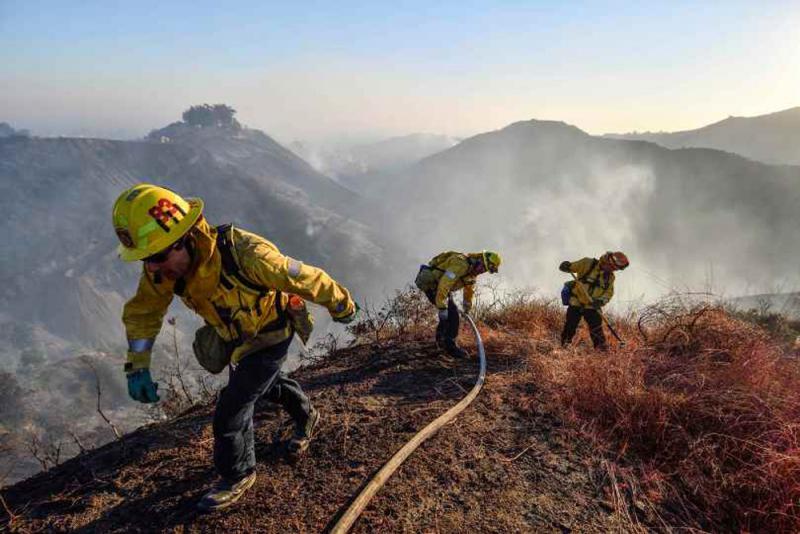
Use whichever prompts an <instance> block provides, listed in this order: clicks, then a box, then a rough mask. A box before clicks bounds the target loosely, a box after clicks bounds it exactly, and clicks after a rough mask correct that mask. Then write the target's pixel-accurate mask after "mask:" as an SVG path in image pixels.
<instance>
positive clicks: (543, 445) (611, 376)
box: [2, 295, 800, 532]
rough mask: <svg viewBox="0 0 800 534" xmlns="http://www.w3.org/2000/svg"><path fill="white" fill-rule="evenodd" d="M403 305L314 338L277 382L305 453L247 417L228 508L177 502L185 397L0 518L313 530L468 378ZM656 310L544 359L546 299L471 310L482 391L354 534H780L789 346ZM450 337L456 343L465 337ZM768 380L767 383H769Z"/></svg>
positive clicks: (788, 521)
mask: <svg viewBox="0 0 800 534" xmlns="http://www.w3.org/2000/svg"><path fill="white" fill-rule="evenodd" d="M422 306H423V305H422V304H420V303H419V302H415V301H414V299H413V298H411V297H408V296H407V295H399V296H398V298H397V299H395V300H394V301H393V302H392V303H391V305H390V306H388V307H387V308H384V309H383V310H379V311H377V312H373V313H367V318H366V319H365V320H364V321H363V322H362V323H361V324H360V325H358V326H357V327H356V328H354V334H355V335H356V339H357V340H358V344H357V345H355V346H351V347H347V348H343V349H339V348H336V347H335V346H331V347H330V351H329V353H328V354H327V355H326V356H325V358H324V359H323V360H321V361H317V362H312V363H310V364H309V365H308V366H306V367H304V368H302V369H300V370H298V371H297V372H296V373H294V375H293V376H294V377H295V378H296V379H297V380H299V381H300V382H301V383H302V384H303V386H304V389H306V391H307V392H308V393H309V395H310V396H311V398H312V400H313V402H314V403H315V404H316V406H317V407H318V408H319V409H320V411H321V413H322V420H321V424H320V426H319V433H318V434H317V437H316V438H315V440H314V441H313V443H312V446H311V449H310V454H308V456H306V457H304V458H302V459H301V460H299V461H297V462H292V461H290V459H289V458H288V457H287V455H286V454H285V450H284V445H283V443H284V441H285V438H286V437H287V436H288V434H289V432H290V431H291V428H290V423H289V421H288V420H287V418H286V416H285V414H283V413H282V412H280V411H278V410H276V409H275V408H274V407H273V406H270V405H263V406H259V407H258V410H257V413H256V439H257V449H256V453H257V456H258V462H259V463H258V467H257V469H258V475H259V477H258V480H257V481H256V484H255V486H254V488H253V489H251V490H250V491H248V493H247V494H246V495H245V496H244V497H243V499H242V501H240V503H238V504H237V505H236V506H235V507H232V508H231V509H229V510H227V511H221V512H218V513H212V514H205V515H204V514H199V513H197V512H196V511H195V503H196V502H197V500H198V499H199V498H200V497H201V495H202V494H203V492H204V491H205V490H206V489H207V487H208V486H209V485H210V484H211V483H212V482H213V481H214V472H213V468H212V464H211V450H212V443H213V439H212V436H211V424H210V423H211V417H212V413H213V407H212V406H211V405H198V406H195V407H193V408H192V409H190V410H188V411H187V412H185V413H183V414H182V415H180V416H179V417H177V418H176V419H174V420H172V421H169V422H166V423H160V424H154V425H150V426H148V427H144V428H141V429H139V430H138V431H136V432H134V433H132V434H130V435H127V436H125V437H124V438H123V439H121V440H118V441H116V442H114V443H111V444H109V445H107V446H105V447H102V448H100V449H98V450H95V451H91V452H87V453H85V454H82V455H80V456H78V457H76V458H74V459H72V460H70V461H68V462H66V463H64V464H62V465H60V466H58V467H56V468H53V469H51V470H49V471H47V472H45V473H41V474H39V475H37V476H35V477H33V478H31V479H28V480H26V481H23V482H20V483H18V484H16V485H14V486H11V487H8V488H6V489H5V490H4V491H3V492H2V495H3V497H4V507H5V508H6V511H5V522H6V524H7V525H8V526H9V527H10V530H12V531H15V532H32V531H51V532H62V531H77V532H96V531H99V532H122V531H125V532H129V531H134V532H136V531H139V532H145V531H178V532H218V531H224V532H251V531H260V532H279V531H284V532H286V531H288V532H321V531H325V530H326V529H327V528H330V527H331V526H332V524H333V523H334V522H335V519H336V517H337V514H339V513H340V512H341V511H342V509H343V507H345V506H346V505H347V504H348V502H349V501H350V499H351V498H352V497H353V496H354V495H355V493H356V492H357V490H358V489H359V488H360V487H361V486H362V485H363V484H364V482H365V481H366V480H367V479H368V478H369V476H370V475H371V474H372V473H374V472H375V471H376V470H377V469H378V468H379V467H380V466H381V465H382V464H383V463H384V462H385V461H386V460H387V459H388V458H389V457H390V456H391V454H392V453H394V452H395V451H396V450H397V449H398V448H399V447H400V446H401V445H402V444H404V443H405V442H406V441H407V440H408V439H410V438H411V437H412V436H413V435H414V433H415V432H417V431H418V430H419V429H421V428H422V427H423V426H425V424H427V423H428V422H429V421H431V420H432V419H434V418H435V417H436V416H438V415H439V414H441V413H442V412H444V411H445V410H446V409H447V408H448V407H450V406H452V405H453V404H454V403H455V402H456V401H457V400H458V399H460V398H461V397H462V396H463V395H464V394H465V391H467V390H468V389H469V388H470V387H471V385H472V384H473V382H474V380H475V376H476V373H477V362H476V360H475V359H471V360H468V361H460V360H453V359H451V358H449V357H447V356H445V355H443V354H442V353H440V352H439V351H438V350H437V349H436V348H435V346H434V345H433V343H432V342H430V341H429V339H430V335H431V327H432V325H431V324H430V323H429V320H430V319H429V317H428V315H429V314H425V313H424V307H422ZM661 311H662V312H663V317H662V316H658V314H657V313H656V314H655V315H654V314H653V312H652V311H651V313H650V314H649V315H648V314H642V315H641V316H640V317H639V319H640V320H639V322H638V328H637V322H634V321H627V322H626V321H622V322H621V323H620V325H619V326H620V329H621V331H622V332H623V335H625V336H627V337H628V338H629V339H631V340H632V342H631V343H629V345H628V346H627V347H625V348H624V349H622V348H619V347H615V348H614V350H612V351H611V352H610V353H609V354H605V355H602V354H597V353H594V352H593V351H591V350H590V349H589V347H588V343H587V342H586V340H585V339H582V340H580V341H579V342H578V343H577V346H576V347H575V348H574V349H571V350H567V351H564V350H562V349H560V348H557V344H556V341H557V332H558V328H559V327H560V321H561V313H562V310H561V309H560V308H557V307H555V306H553V305H551V304H548V303H542V302H536V301H532V300H529V299H518V300H516V301H514V302H510V303H506V304H505V305H504V306H502V307H501V308H492V307H489V308H484V309H482V310H478V315H479V316H480V317H481V319H482V321H481V323H480V325H479V327H480V329H481V334H482V336H483V338H484V341H485V344H486V349H487V359H488V364H489V366H488V375H487V381H486V385H485V387H484V389H483V391H482V392H481V394H480V395H479V396H478V398H477V399H476V400H475V402H473V404H472V405H471V406H470V407H469V408H468V409H467V410H466V411H465V412H464V413H462V414H461V415H460V416H459V417H458V418H457V419H456V421H455V422H454V423H452V424H450V425H448V426H446V427H445V428H444V429H443V430H442V431H440V432H439V433H438V434H437V435H436V436H434V437H433V438H432V439H431V440H429V441H428V442H426V443H425V444H423V445H422V447H420V449H418V450H417V452H416V453H415V454H414V455H412V456H411V458H410V459H409V460H408V461H407V462H406V463H405V464H404V465H403V466H402V467H401V468H400V470H399V471H398V472H397V473H396V474H395V476H394V477H393V478H392V479H390V481H389V482H388V484H387V485H386V486H385V487H384V488H383V489H382V490H381V491H380V493H379V494H378V495H377V497H376V498H375V499H374V500H373V501H372V503H371V504H370V505H369V506H368V507H367V509H366V511H365V512H364V514H363V515H362V516H361V518H360V519H359V520H358V522H357V523H356V525H355V527H354V531H355V532H570V531H580V532H609V531H626V532H630V531H648V530H660V531H668V530H671V529H673V528H675V527H691V528H694V529H698V530H715V531H719V530H741V529H745V530H753V529H754V530H759V529H761V528H770V529H771V531H787V532H789V531H792V528H794V526H796V525H798V524H800V523H798V522H797V521H798V517H800V514H798V510H797V505H796V504H793V503H796V502H797V501H796V499H797V497H798V495H800V454H798V449H797V447H796V445H797V441H796V438H797V434H798V432H797V427H796V424H795V426H792V425H791V417H794V416H795V415H798V414H800V410H798V405H797V400H796V398H795V397H792V396H788V395H786V394H785V393H786V392H787V391H790V389H789V388H791V387H793V386H795V385H797V384H799V383H800V373H798V365H797V361H796V356H794V354H793V353H792V349H791V347H790V346H789V345H787V344H786V343H785V341H780V342H779V341H775V340H774V339H773V338H771V337H770V334H769V333H768V332H767V331H766V330H764V329H763V328H760V327H758V326H755V325H753V324H751V323H748V322H745V321H742V320H741V319H737V318H735V317H731V316H730V315H729V314H727V313H726V312H725V311H724V310H721V309H718V308H713V307H708V306H706V307H699V308H692V309H685V310H683V312H679V311H676V310H675V309H671V310H666V309H662V310H661ZM462 338H463V339H464V344H465V345H467V344H468V343H469V334H467V333H465V334H463V335H462ZM472 352H473V354H474V350H473V351H472ZM740 369H747V370H748V373H749V375H748V378H747V380H744V379H743V378H742V377H743V375H742V374H741V373H740V372H739V371H740ZM777 376H782V377H783V379H782V381H781V383H780V384H775V383H770V381H771V380H772V378H774V377H777ZM689 377H694V378H695V380H689V379H688V378H689ZM772 382H775V380H772ZM714 388H716V389H714ZM748 388H749V389H748ZM753 398H757V399H758V403H756V401H755V400H753ZM743 399H744V400H747V399H749V401H747V402H745V401H743ZM792 399H794V400H792ZM723 407H727V408H723ZM756 413H760V414H761V415H760V416H759V417H756V416H755V414H756ZM737 421H739V422H738V423H737ZM745 421H748V423H745ZM795 422H796V419H795ZM723 429H725V432H723ZM714 436H719V437H716V438H715V437H714ZM759 439H760V440H761V441H759V442H758V443H756V444H755V445H752V444H753V443H755V441H756V440H759ZM714 440H716V441H714ZM793 440H795V441H793ZM742 442H748V443H750V444H751V445H752V446H751V445H748V446H741V445H738V444H740V443H742ZM737 447H738V448H737ZM792 447H794V448H792ZM717 454H718V456H715V455H717ZM699 465H702V466H706V468H705V469H703V468H702V467H698V466H699ZM747 480H750V481H751V482H750V484H749V485H748V484H747V483H746V481H747ZM720 503H725V504H724V505H721V504H720Z"/></svg>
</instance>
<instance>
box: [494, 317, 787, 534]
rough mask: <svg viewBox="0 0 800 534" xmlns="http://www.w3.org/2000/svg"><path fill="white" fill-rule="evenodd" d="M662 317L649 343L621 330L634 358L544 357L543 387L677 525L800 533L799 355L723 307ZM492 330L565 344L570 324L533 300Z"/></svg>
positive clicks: (649, 331) (631, 329) (621, 354)
mask: <svg viewBox="0 0 800 534" xmlns="http://www.w3.org/2000/svg"><path fill="white" fill-rule="evenodd" d="M660 311H661V312H660V313H655V314H654V313H652V312H650V313H647V314H643V317H646V318H647V319H648V320H647V321H643V322H644V323H647V327H646V328H645V327H642V328H641V331H640V333H638V332H637V328H636V326H635V324H634V323H631V322H623V323H622V324H620V325H618V326H619V327H620V330H621V333H622V334H623V337H624V338H626V339H627V340H628V344H627V346H626V347H625V348H624V349H621V348H617V349H615V350H612V351H611V352H609V353H607V354H602V353H594V352H589V353H587V352H586V351H584V350H582V349H570V350H568V351H566V352H564V353H560V354H558V356H557V357H555V358H554V357H552V356H547V357H545V358H538V360H539V361H538V365H537V367H536V374H537V377H538V380H539V381H542V380H544V381H545V382H547V383H548V384H547V385H548V386H549V387H551V388H552V391H553V392H554V399H555V400H556V401H557V404H558V405H559V407H560V409H561V410H562V413H563V414H564V415H565V418H566V419H567V420H569V421H571V422H572V423H573V424H575V425H577V426H579V427H581V428H582V429H584V430H585V431H587V433H589V434H590V435H592V436H593V438H594V439H596V440H597V443H598V445H600V446H602V447H603V448H604V449H605V450H606V451H607V452H608V453H609V454H610V457H611V458H615V459H616V463H617V464H618V465H617V467H618V468H620V469H623V470H625V469H627V470H630V469H633V470H634V471H635V472H636V475H637V476H636V478H637V479H638V481H639V484H640V486H641V490H642V491H643V494H644V496H646V497H647V498H649V499H650V500H651V501H653V502H654V503H657V504H658V505H659V506H660V507H661V509H663V510H666V511H667V514H668V515H669V516H670V517H669V519H668V521H669V522H670V523H673V524H674V523H676V522H677V523H681V524H682V525H683V526H692V527H699V528H704V529H714V530H716V529H723V530H746V531H770V532H777V531H780V532H798V531H800V362H798V360H797V357H796V356H795V355H793V354H791V352H790V350H788V349H787V348H786V347H785V345H783V344H782V343H781V341H779V340H777V339H774V338H772V337H770V335H769V334H768V333H767V332H766V331H765V330H763V329H761V328H759V327H756V326H754V325H752V324H750V323H746V322H744V321H742V320H739V319H735V318H733V317H732V316H731V315H729V314H728V313H726V312H725V311H724V310H722V309H720V308H713V307H694V308H688V309H687V308H684V309H677V308H671V309H669V310H668V311H667V312H664V310H660ZM486 322H487V324H489V325H492V326H494V327H495V328H498V327H499V328H501V329H502V328H508V329H511V330H515V331H517V332H519V331H524V332H526V333H527V334H528V335H529V337H531V338H541V337H542V336H546V337H549V338H550V339H554V338H556V336H557V333H558V331H559V329H560V327H561V324H562V318H561V310H559V309H558V308H557V307H554V306H552V305H546V304H543V303H530V302H529V303H525V304H522V305H516V306H511V307H507V308H504V309H502V310H501V311H499V312H497V313H495V314H493V315H491V316H488V317H486ZM583 329H584V330H585V327H583ZM637 334H638V335H637ZM519 403H520V404H521V405H524V399H520V401H519Z"/></svg>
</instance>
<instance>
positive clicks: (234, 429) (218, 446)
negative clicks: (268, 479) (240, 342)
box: [213, 337, 311, 482]
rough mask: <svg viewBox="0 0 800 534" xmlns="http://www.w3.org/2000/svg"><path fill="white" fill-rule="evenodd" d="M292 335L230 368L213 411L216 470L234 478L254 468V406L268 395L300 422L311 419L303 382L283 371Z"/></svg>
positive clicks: (234, 479) (242, 475)
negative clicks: (302, 387)
mask: <svg viewBox="0 0 800 534" xmlns="http://www.w3.org/2000/svg"><path fill="white" fill-rule="evenodd" d="M291 340H292V339H291V337H290V338H289V339H287V340H286V341H283V342H281V343H279V344H277V345H273V346H272V347H267V348H266V349H264V350H261V351H259V352H256V353H253V354H249V355H247V356H245V357H244V358H243V359H242V360H241V361H240V362H239V363H238V364H237V365H236V367H234V368H232V369H231V371H230V376H229V378H228V385H227V386H225V387H224V388H223V389H222V392H221V393H220V395H219V399H218V400H217V409H216V411H215V412H214V424H213V428H214V466H215V467H216V469H217V473H219V475H220V476H221V477H222V478H224V479H225V480H227V481H229V482H235V481H237V480H239V479H241V478H243V477H245V476H247V475H249V474H250V473H251V472H253V471H254V470H255V467H256V454H255V442H254V436H253V410H254V406H255V403H256V401H257V400H258V399H259V398H260V397H262V396H263V397H265V398H266V399H267V400H269V401H271V402H275V403H277V404H280V405H281V406H283V408H284V409H285V410H286V411H287V412H288V413H289V415H291V417H292V419H294V421H295V422H296V423H298V424H300V425H304V424H305V423H306V421H307V420H308V416H309V411H310V410H311V403H310V401H309V400H308V397H306V395H305V393H303V390H302V389H301V388H300V384H298V383H297V382H295V381H294V380H292V379H290V378H288V377H286V376H285V375H284V374H283V373H282V372H281V364H283V362H284V360H286V353H287V351H288V349H289V343H290V342H291Z"/></svg>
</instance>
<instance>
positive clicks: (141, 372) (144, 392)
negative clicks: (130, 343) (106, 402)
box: [128, 369, 160, 404]
mask: <svg viewBox="0 0 800 534" xmlns="http://www.w3.org/2000/svg"><path fill="white" fill-rule="evenodd" d="M157 390H158V383H156V382H153V379H152V378H150V369H138V370H136V371H134V372H132V373H128V395H130V396H131V398H132V399H133V400H137V401H139V402H144V403H148V404H149V403H151V402H158V401H159V400H160V397H159V396H158V393H156V391H157Z"/></svg>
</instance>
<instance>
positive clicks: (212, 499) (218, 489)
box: [197, 471, 256, 512]
mask: <svg viewBox="0 0 800 534" xmlns="http://www.w3.org/2000/svg"><path fill="white" fill-rule="evenodd" d="M255 481H256V472H255V471H253V472H252V473H250V474H249V475H247V476H245V477H244V478H242V479H240V480H238V481H236V482H228V481H226V480H224V479H220V480H219V481H218V482H217V483H216V484H214V486H213V487H212V488H211V490H210V491H209V492H208V493H206V494H205V495H203V498H202V499H200V502H198V503H197V508H198V509H199V510H200V511H202V512H213V511H214V510H220V509H222V508H227V507H228V506H230V505H232V504H233V503H235V502H236V501H238V500H239V499H240V498H241V497H242V495H244V492H245V491H247V490H248V489H249V488H250V486H252V485H253V483H254V482H255Z"/></svg>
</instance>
